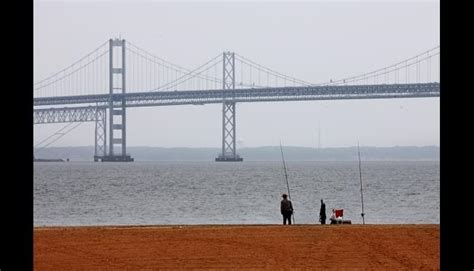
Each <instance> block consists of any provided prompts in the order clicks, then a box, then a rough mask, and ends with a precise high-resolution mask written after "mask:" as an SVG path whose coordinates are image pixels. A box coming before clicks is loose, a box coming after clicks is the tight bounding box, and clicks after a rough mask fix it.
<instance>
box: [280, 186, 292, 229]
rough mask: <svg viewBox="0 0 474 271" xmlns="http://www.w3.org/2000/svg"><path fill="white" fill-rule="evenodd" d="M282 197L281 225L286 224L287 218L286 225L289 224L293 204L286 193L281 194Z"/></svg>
mask: <svg viewBox="0 0 474 271" xmlns="http://www.w3.org/2000/svg"><path fill="white" fill-rule="evenodd" d="M282 197H283V199H282V200H281V204H280V212H281V214H282V215H283V225H286V221H287V220H288V225H291V215H292V214H293V205H292V204H291V201H290V200H289V199H287V198H288V195H287V194H283V195H282Z"/></svg>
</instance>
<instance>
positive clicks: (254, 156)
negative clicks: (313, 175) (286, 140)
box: [35, 146, 439, 161]
mask: <svg viewBox="0 0 474 271" xmlns="http://www.w3.org/2000/svg"><path fill="white" fill-rule="evenodd" d="M283 150H284V153H285V160H293V161H353V160H357V159H358V157H357V147H347V148H321V149H316V148H307V147H290V146H287V147H283ZM220 151H221V150H220V149H219V148H161V147H128V148H127V152H128V153H130V154H131V155H132V157H134V158H135V161H214V158H215V157H216V156H217V154H218V153H219V152H220ZM360 152H361V157H362V159H363V160H371V161H380V160H382V161H383V160H385V161H387V160H393V161H397V160H430V161H433V160H435V161H437V160H439V147H437V146H424V147H413V146H406V147H398V146H396V147H360ZM238 153H239V154H240V156H242V157H243V158H244V161H280V160H281V153H280V147H279V146H270V147H256V148H241V149H238ZM93 154H94V147H93V146H84V147H51V148H47V149H43V150H41V151H40V152H39V153H36V154H35V155H36V158H43V159H67V158H69V159H70V160H71V161H92V160H93Z"/></svg>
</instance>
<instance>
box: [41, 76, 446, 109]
mask: <svg viewBox="0 0 474 271" xmlns="http://www.w3.org/2000/svg"><path fill="white" fill-rule="evenodd" d="M439 96H440V84H439V83H417V84H380V85H346V86H302V87H272V88H244V89H226V90H190V91H160V92H136V93H126V94H113V99H114V101H121V99H123V98H125V102H126V106H127V107H142V106H164V105H186V104H194V105H204V104H211V103H222V102H223V101H224V100H226V101H229V102H238V103H241V102H276V101H304V100H343V99H378V98H379V99H386V98H416V97H439ZM110 97H111V96H110V94H100V95H77V96H59V97H41V98H34V101H33V104H34V106H35V107H37V106H57V105H67V104H90V105H93V106H95V107H107V105H108V103H109V99H110ZM38 110H41V111H44V110H48V109H46V108H43V109H35V110H34V111H38ZM49 110H56V109H54V108H51V109H49Z"/></svg>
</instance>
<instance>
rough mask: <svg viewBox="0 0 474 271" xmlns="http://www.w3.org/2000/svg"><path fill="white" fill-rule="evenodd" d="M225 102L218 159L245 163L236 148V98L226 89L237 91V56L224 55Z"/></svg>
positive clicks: (223, 101)
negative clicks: (220, 151) (220, 150)
mask: <svg viewBox="0 0 474 271" xmlns="http://www.w3.org/2000/svg"><path fill="white" fill-rule="evenodd" d="M223 57H224V59H223V92H224V93H223V100H222V153H221V154H219V156H218V157H217V158H216V161H218V162H221V161H225V162H237V161H239V162H240V161H243V160H244V159H243V158H241V157H240V156H239V155H238V154H237V153H236V147H235V114H236V112H235V101H234V99H235V97H232V96H229V95H228V94H227V92H226V89H235V55H234V53H231V52H224V54H223Z"/></svg>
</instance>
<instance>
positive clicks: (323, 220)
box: [319, 199, 326, 225]
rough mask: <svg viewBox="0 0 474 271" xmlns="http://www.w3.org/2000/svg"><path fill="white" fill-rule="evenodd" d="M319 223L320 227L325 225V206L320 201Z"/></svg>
mask: <svg viewBox="0 0 474 271" xmlns="http://www.w3.org/2000/svg"><path fill="white" fill-rule="evenodd" d="M319 222H321V225H324V224H326V204H325V203H324V202H323V200H322V199H321V209H319Z"/></svg>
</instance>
